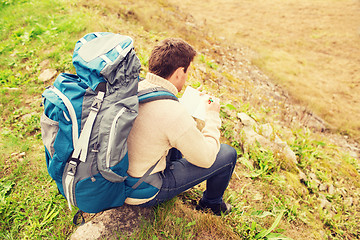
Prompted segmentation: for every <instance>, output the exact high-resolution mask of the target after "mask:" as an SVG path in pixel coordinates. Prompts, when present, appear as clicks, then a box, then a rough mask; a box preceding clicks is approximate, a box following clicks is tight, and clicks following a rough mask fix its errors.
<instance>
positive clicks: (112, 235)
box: [70, 205, 151, 240]
mask: <svg viewBox="0 0 360 240" xmlns="http://www.w3.org/2000/svg"><path fill="white" fill-rule="evenodd" d="M150 215H151V209H150V208H142V207H138V206H129V205H123V206H121V207H118V208H114V209H110V210H107V211H104V212H102V214H100V215H98V216H96V217H95V218H94V219H92V220H91V221H89V222H87V223H85V224H84V225H82V226H80V227H79V228H78V229H77V230H76V231H75V232H74V233H73V234H72V235H71V237H70V240H95V239H119V238H121V237H129V236H131V234H132V233H133V232H134V231H135V230H136V229H138V228H139V226H140V223H141V221H142V220H143V219H148V218H150Z"/></svg>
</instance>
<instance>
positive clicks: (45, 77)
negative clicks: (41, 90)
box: [38, 69, 57, 82]
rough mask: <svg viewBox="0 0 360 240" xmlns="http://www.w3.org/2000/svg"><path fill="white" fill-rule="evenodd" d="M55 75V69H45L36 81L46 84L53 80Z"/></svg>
mask: <svg viewBox="0 0 360 240" xmlns="http://www.w3.org/2000/svg"><path fill="white" fill-rule="evenodd" d="M56 74H57V71H56V70H55V69H46V70H44V71H43V72H42V73H41V74H40V75H39V77H38V79H39V80H40V81H42V82H47V81H50V80H51V79H53V78H54V77H55V76H56Z"/></svg>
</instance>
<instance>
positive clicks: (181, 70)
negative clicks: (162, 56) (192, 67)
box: [174, 67, 185, 78]
mask: <svg viewBox="0 0 360 240" xmlns="http://www.w3.org/2000/svg"><path fill="white" fill-rule="evenodd" d="M174 73H176V77H177V78H178V77H181V76H182V74H184V73H185V69H184V68H183V67H178V68H177V69H176V70H175V72H174Z"/></svg>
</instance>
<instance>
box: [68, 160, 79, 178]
mask: <svg viewBox="0 0 360 240" xmlns="http://www.w3.org/2000/svg"><path fill="white" fill-rule="evenodd" d="M77 167H78V163H77V162H75V161H72V160H71V161H70V162H69V166H68V175H70V176H75V174H76V169H77Z"/></svg>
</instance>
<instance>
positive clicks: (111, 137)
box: [106, 107, 126, 168]
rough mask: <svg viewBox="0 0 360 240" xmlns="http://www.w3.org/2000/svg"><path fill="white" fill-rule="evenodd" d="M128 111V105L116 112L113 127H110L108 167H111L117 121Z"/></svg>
mask: <svg viewBox="0 0 360 240" xmlns="http://www.w3.org/2000/svg"><path fill="white" fill-rule="evenodd" d="M125 111H126V107H123V108H121V109H120V111H119V112H118V113H117V114H116V116H115V118H114V120H113V122H112V124H111V128H110V134H109V142H108V143H109V147H108V149H107V152H106V168H110V154H111V145H112V144H111V143H112V141H113V138H114V131H115V129H116V123H117V121H118V119H119V118H120V117H121V116H122V115H123V114H124V112H125Z"/></svg>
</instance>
